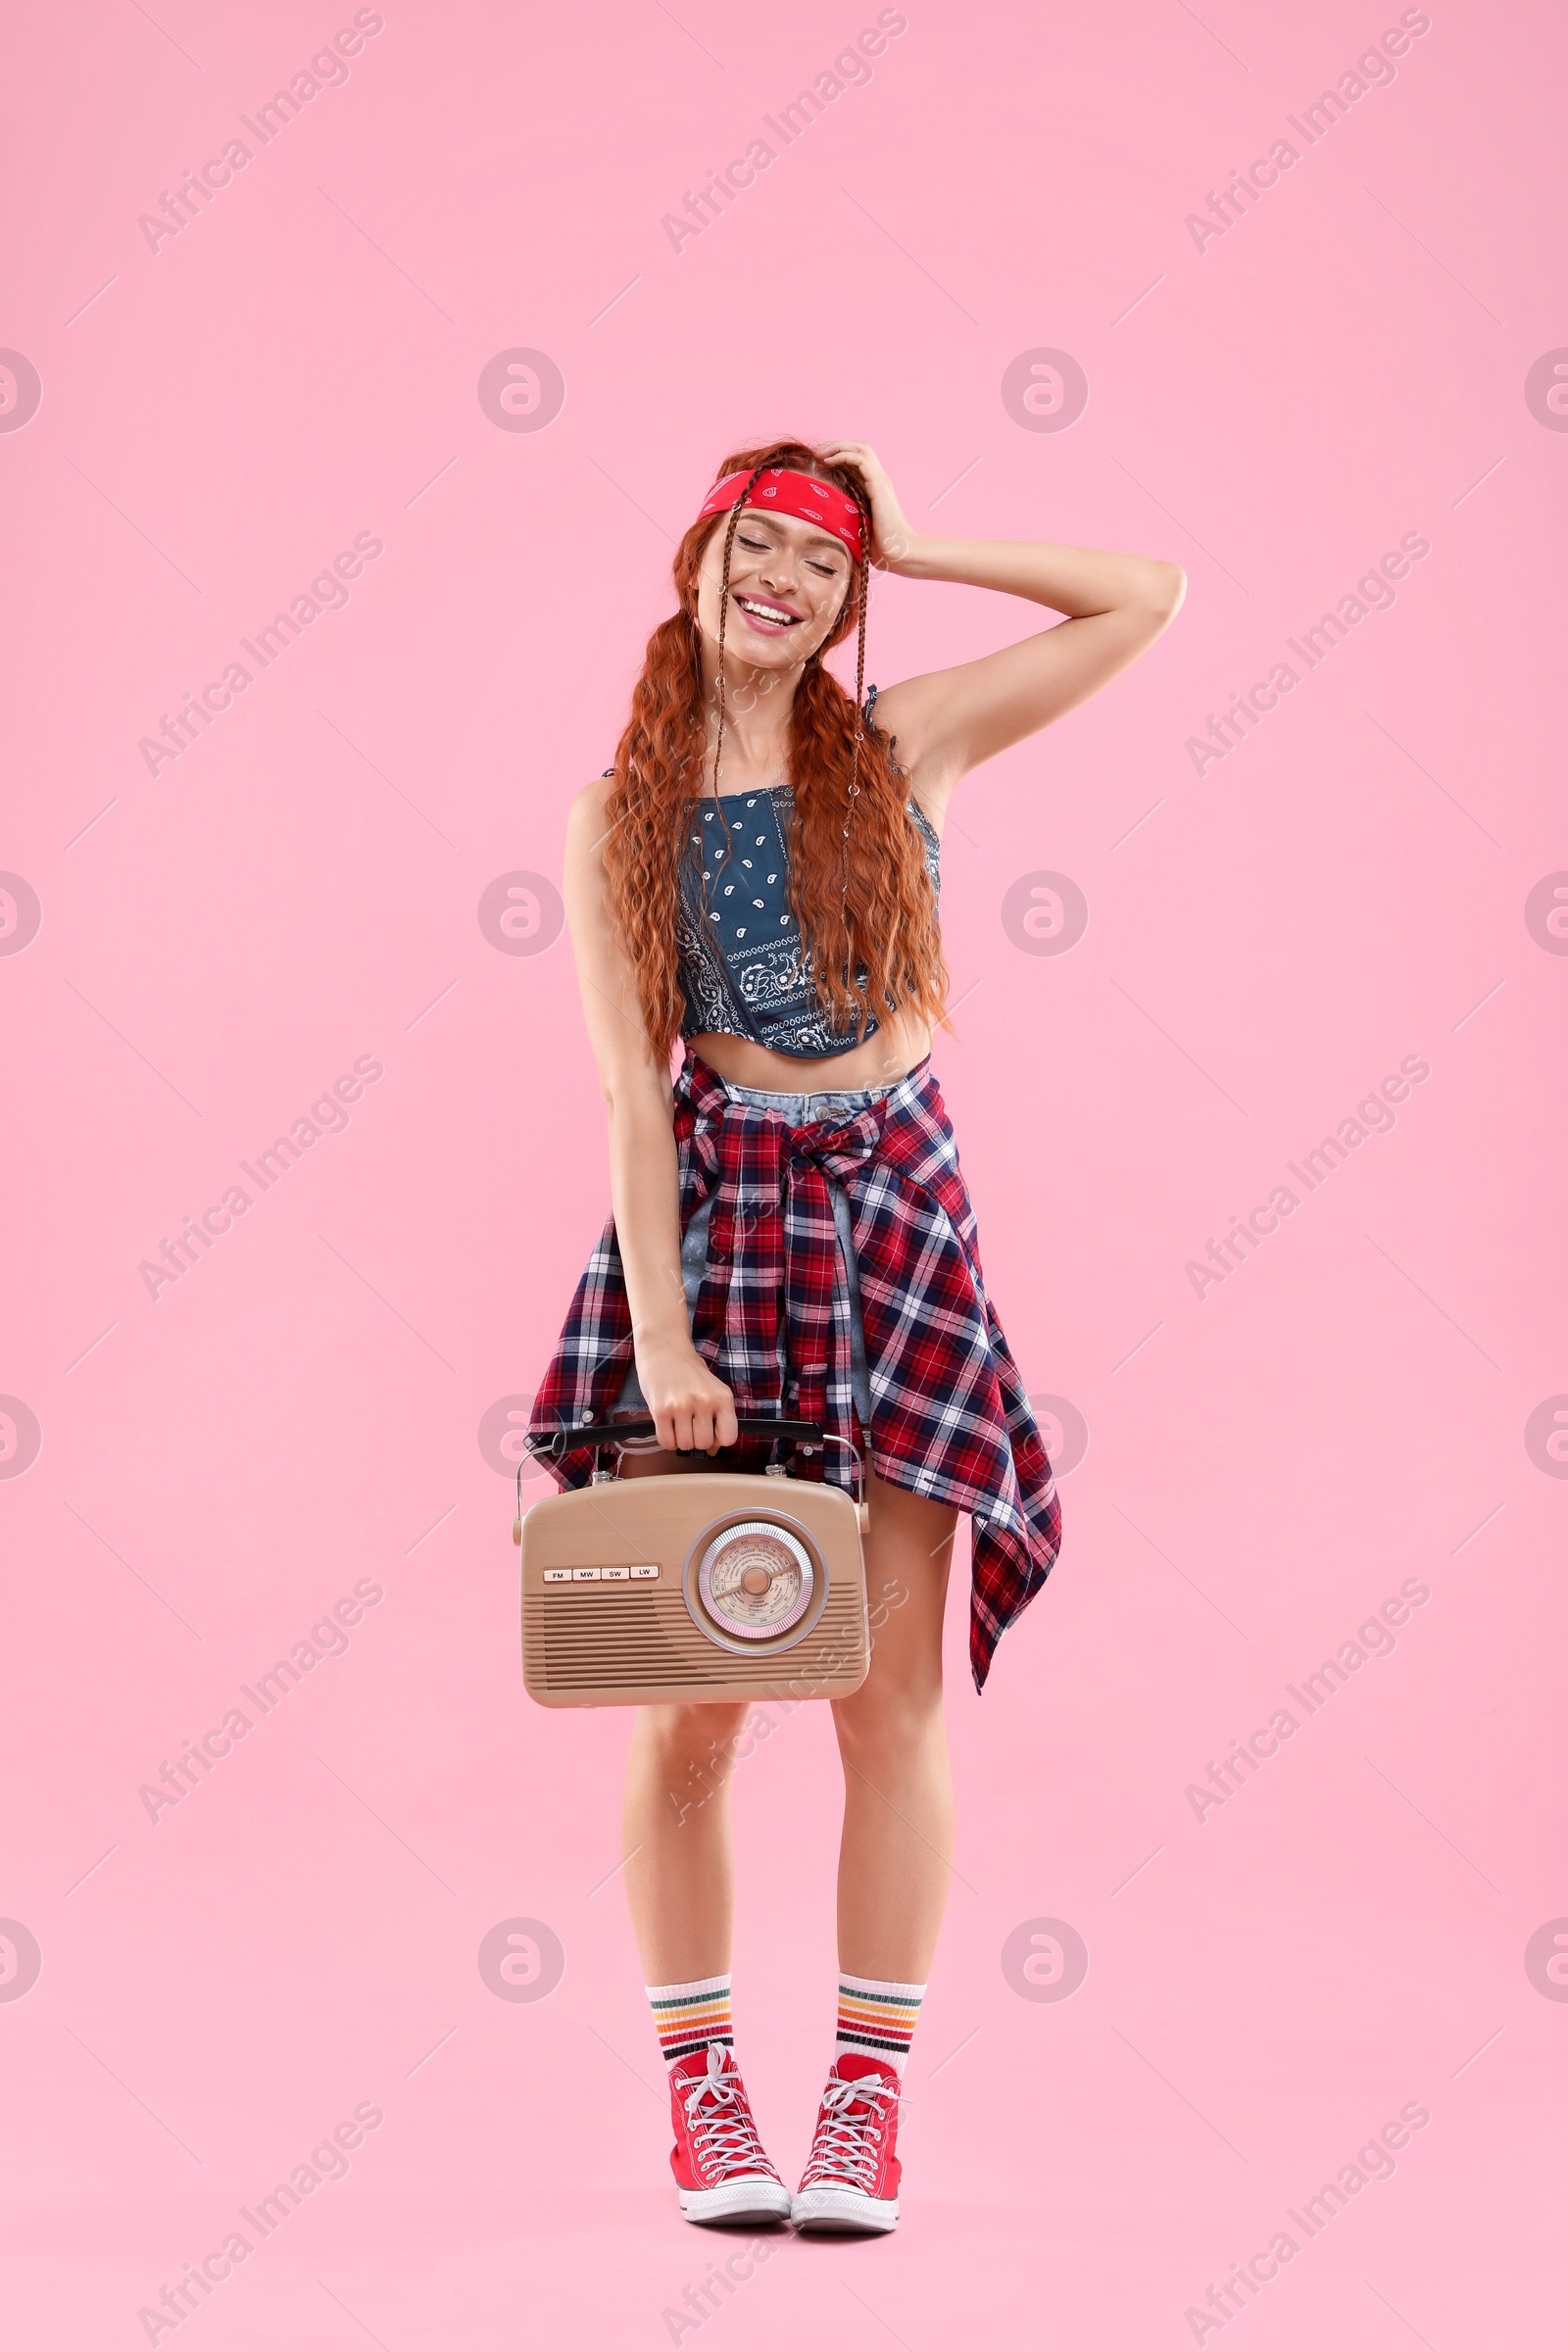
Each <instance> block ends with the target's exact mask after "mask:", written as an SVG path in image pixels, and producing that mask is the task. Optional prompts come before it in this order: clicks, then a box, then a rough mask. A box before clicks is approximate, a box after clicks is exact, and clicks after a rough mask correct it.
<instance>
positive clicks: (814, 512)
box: [698, 466, 862, 564]
mask: <svg viewBox="0 0 1568 2352" xmlns="http://www.w3.org/2000/svg"><path fill="white" fill-rule="evenodd" d="M751 478H752V477H751V474H750V472H746V473H731V474H726V476H725V477H724V479H723V481H721V482H715V483H714V485H713V487H712V489H711V490H710V492H709V493H708V496H707V498H706V499H705V500H704V501H703V505H702V508H701V511H700V513H699V515H698V520H699V521H701V519H702V516H703V515H727V514H728V512H729V510H730V508H731V507H733V506H734V505H735V503H736V501H737V500H738V499H739V497H740V495H741V492H742V491H743V490H744V489H745V487H746V485H747V483H748V482H749V481H751ZM746 503H747V505H748V507H755V508H756V509H757V510H758V512H759V513H760V514H763V515H765V514H766V513H767V512H768V510H769V509H771V510H772V512H773V513H774V514H775V515H798V516H799V517H800V519H801V521H802V522H814V523H815V524H816V526H817V528H818V529H819V530H823V531H831V532H832V534H833V536H834V538H835V539H840V540H842V541H843V543H844V545H845V546H846V547H847V548H848V549H849V551H850V553H851V555H852V556H853V557H854V558H855V561H856V562H857V564H858V563H859V562H860V561H861V560H862V535H861V529H860V510H859V508H858V506H857V505H856V503H855V501H854V499H853V498H846V497H845V495H844V492H843V491H842V490H839V489H836V488H835V487H834V485H833V483H831V482H819V481H818V480H817V479H816V477H815V475H814V474H809V473H795V472H792V471H791V470H790V468H789V467H788V466H768V467H767V468H766V470H765V471H764V472H763V473H761V474H760V476H759V478H758V480H757V481H756V482H755V483H754V484H753V488H752V494H751V497H750V498H749V499H748V500H747V502H746Z"/></svg>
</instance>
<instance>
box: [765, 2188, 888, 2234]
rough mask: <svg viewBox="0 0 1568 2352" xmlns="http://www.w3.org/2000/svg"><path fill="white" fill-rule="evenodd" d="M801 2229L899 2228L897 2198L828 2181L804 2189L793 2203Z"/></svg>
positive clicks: (794, 2216) (793, 2217) (793, 2213)
mask: <svg viewBox="0 0 1568 2352" xmlns="http://www.w3.org/2000/svg"><path fill="white" fill-rule="evenodd" d="M790 2220H791V2221H792V2222H793V2223H794V2224H795V2227H796V2229H823V2230H826V2229H882V2230H886V2229H897V2228H898V2226H899V2200H898V2198H897V2197H868V2196H867V2195H866V2193H865V2191H864V2189H863V2188H847V2187H843V2188H841V2187H835V2186H834V2185H833V2184H832V2183H831V2182H829V2181H824V2182H822V2183H821V2184H820V2185H819V2186H818V2187H815V2188H803V2189H801V2190H800V2191H799V2192H798V2193H797V2195H796V2196H795V2198H794V2200H793V2201H792V2203H791V2206H790Z"/></svg>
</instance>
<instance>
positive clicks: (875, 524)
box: [812, 441, 914, 571]
mask: <svg viewBox="0 0 1568 2352" xmlns="http://www.w3.org/2000/svg"><path fill="white" fill-rule="evenodd" d="M812 447H813V448H814V449H815V451H816V454H817V456H818V457H819V458H825V459H826V461H827V463H828V464H829V465H830V466H843V467H844V469H845V471H846V472H848V473H854V474H858V477H859V480H860V485H861V487H862V489H863V490H864V492H865V495H866V497H867V499H868V500H869V501H870V505H871V564H872V566H873V568H874V569H875V570H877V571H897V570H898V568H899V565H900V564H902V563H903V562H904V560H905V558H906V557H907V555H908V553H909V551H910V549H911V548H912V547H913V545H914V533H913V532H912V531H911V530H910V528H909V525H908V523H907V520H906V519H905V514H904V509H903V508H902V507H901V506H900V504H899V494H898V492H897V491H896V490H895V489H894V487H893V484H892V483H891V482H890V481H889V480H888V477H887V475H886V473H885V472H884V471H883V469H882V465H881V462H880V460H879V459H878V457H877V454H876V451H875V450H874V449H869V448H867V446H866V444H865V443H864V442H863V441H817V442H813V444H812Z"/></svg>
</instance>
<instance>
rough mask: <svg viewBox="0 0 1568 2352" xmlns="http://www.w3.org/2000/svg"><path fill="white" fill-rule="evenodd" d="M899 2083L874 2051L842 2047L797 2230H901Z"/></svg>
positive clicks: (802, 2190) (799, 2201) (820, 2117)
mask: <svg viewBox="0 0 1568 2352" xmlns="http://www.w3.org/2000/svg"><path fill="white" fill-rule="evenodd" d="M898 2136H899V2078H898V2076H897V2075H896V2074H895V2073H894V2071H893V2069H892V2067H891V2066H884V2065H883V2063H882V2061H881V2059H880V2058H873V2057H871V2055H870V2054H869V2052H866V2053H863V2054H862V2053H861V2052H860V2051H858V2050H856V2051H850V2050H841V2051H840V2053H839V2056H838V2060H837V2063H836V2064H835V2066H834V2068H833V2072H832V2073H831V2074H830V2075H829V2077H828V2079H827V2088H826V2090H824V2091H823V2093H822V2104H821V2106H820V2108H819V2109H818V2110H817V2117H816V2132H815V2135H814V2137H813V2138H812V2141H811V2160H810V2162H809V2164H808V2166H807V2168H806V2172H805V2174H804V2176H803V2178H802V2180H801V2185H800V2187H799V2188H798V2189H797V2191H796V2193H795V2198H794V2201H793V2203H792V2205H791V2207H790V2219H791V2220H792V2221H793V2222H794V2224H795V2227H796V2229H897V2228H898V2223H899V2176H900V2174H901V2172H902V2171H903V2167H902V2165H901V2164H900V2163H899V2160H898V2158H897V2156H896V2155H895V2154H894V2152H893V2151H894V2148H895V2146H896V2144H897V2141H898Z"/></svg>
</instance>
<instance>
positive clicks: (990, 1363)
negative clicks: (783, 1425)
mask: <svg viewBox="0 0 1568 2352" xmlns="http://www.w3.org/2000/svg"><path fill="white" fill-rule="evenodd" d="M674 1122H675V1138H676V1142H677V1145H678V1147H679V1164H680V1217H681V1229H682V1231H684V1230H685V1228H686V1226H687V1225H688V1224H689V1222H690V1221H691V1218H692V1216H693V1214H694V1213H695V1212H696V1210H697V1209H698V1208H699V1207H700V1206H701V1204H702V1202H703V1201H706V1200H707V1199H708V1198H709V1196H710V1195H712V1196H713V1207H712V1222H711V1228H710V1240H709V1260H708V1271H707V1274H706V1276H705V1278H704V1281H703V1286H702V1290H701V1292H700V1294H699V1297H698V1300H697V1304H696V1307H695V1309H694V1312H693V1315H692V1338H693V1341H694V1343H695V1345H696V1348H697V1349H698V1352H699V1353H700V1354H701V1355H702V1357H703V1359H704V1361H705V1362H706V1363H707V1364H708V1365H709V1366H710V1368H711V1370H712V1371H713V1372H714V1373H715V1374H716V1376H717V1377H718V1378H719V1379H720V1380H722V1381H723V1382H724V1383H725V1384H726V1386H727V1387H729V1388H730V1389H731V1390H732V1391H733V1393H734V1397H735V1403H736V1408H737V1410H738V1411H741V1412H755V1413H782V1414H783V1415H784V1416H785V1417H786V1418H791V1419H799V1420H804V1421H817V1422H820V1423H821V1424H822V1425H823V1427H824V1428H825V1429H827V1430H830V1431H832V1432H834V1433H835V1434H836V1435H837V1436H839V1437H841V1438H845V1439H849V1440H852V1441H853V1442H854V1443H856V1444H863V1443H864V1436H863V1433H862V1431H861V1429H860V1423H859V1416H858V1413H857V1411H856V1408H855V1399H854V1395H853V1390H852V1384H851V1373H850V1361H851V1358H850V1334H851V1315H852V1305H851V1300H850V1296H849V1288H848V1283H847V1280H846V1277H845V1274H844V1269H843V1266H842V1263H841V1260H840V1258H839V1253H838V1250H837V1247H836V1245H835V1240H834V1233H833V1210H832V1202H831V1198H830V1195H829V1192H828V1186H827V1183H826V1178H827V1177H828V1176H833V1177H836V1178H837V1179H838V1181H839V1182H840V1183H841V1184H842V1185H843V1186H844V1187H845V1189H846V1191H847V1193H848V1195H849V1200H850V1208H851V1219H852V1233H853V1237H854V1242H855V1252H856V1258H857V1261H858V1277H859V1291H860V1311H861V1321H862V1324H863V1327H864V1332H865V1351H866V1361H867V1365H868V1368H869V1371H870V1381H871V1428H870V1433H869V1435H870V1446H869V1450H870V1456H871V1464H872V1468H873V1469H874V1470H875V1472H876V1475H877V1476H878V1477H879V1478H881V1479H884V1480H886V1481H887V1483H888V1484H889V1485H891V1486H897V1487H904V1488H906V1489H907V1490H908V1491H909V1492H910V1493H912V1494H916V1495H932V1496H933V1497H934V1498H935V1499H936V1500H937V1501H939V1502H947V1503H952V1504H954V1505H956V1508H957V1509H959V1510H962V1511H967V1512H968V1513H969V1514H970V1516H971V1519H972V1522H973V1526H972V1537H973V1542H972V1552H973V1589H972V1593H971V1596H970V1610H969V1660H970V1665H971V1668H972V1670H973V1673H974V1680H975V1688H976V1690H983V1689H984V1688H985V1681H986V1675H987V1673H988V1672H989V1670H990V1665H991V1659H992V1656H993V1653H994V1652H995V1649H996V1646H997V1643H998V1642H1000V1640H1001V1639H1002V1636H1003V1634H1004V1633H1005V1631H1006V1629H1007V1627H1008V1626H1009V1625H1010V1624H1011V1623H1012V1622H1013V1620H1014V1618H1015V1617H1017V1616H1018V1614H1019V1612H1020V1611H1021V1610H1022V1609H1024V1608H1025V1607H1026V1606H1027V1604H1028V1603H1029V1602H1030V1601H1031V1600H1032V1599H1033V1598H1034V1595H1035V1594H1036V1593H1038V1592H1039V1590H1040V1588H1041V1586H1042V1585H1043V1584H1044V1583H1045V1581H1046V1578H1047V1576H1048V1575H1049V1574H1050V1572H1051V1569H1052V1567H1053V1566H1054V1562H1055V1558H1056V1553H1057V1550H1058V1549H1059V1547H1060V1542H1061V1512H1060V1505H1059V1502H1058V1500H1057V1495H1056V1484H1055V1480H1054V1477H1053V1475H1052V1469H1051V1464H1050V1462H1049V1461H1048V1460H1047V1458H1046V1449H1045V1446H1044V1444H1043V1442H1042V1440H1041V1436H1040V1431H1039V1428H1038V1427H1037V1425H1036V1422H1035V1417H1034V1414H1033V1412H1032V1411H1031V1409H1030V1405H1029V1400H1028V1397H1026V1396H1025V1394H1024V1387H1023V1382H1022V1380H1021V1379H1020V1378H1019V1375H1018V1370H1017V1367H1016V1365H1015V1364H1014V1363H1013V1360H1012V1355H1011V1352H1010V1350H1009V1349H1008V1347H1007V1343H1006V1340H1005V1336H1004V1334H1003V1330H1002V1326H1001V1324H1000V1322H999V1321H998V1320H997V1315H996V1310H995V1308H994V1307H993V1306H992V1304H991V1301H990V1299H988V1298H987V1296H986V1290H985V1284H984V1281H983V1279H982V1276H981V1271H980V1256H979V1249H978V1240H977V1233H976V1227H975V1218H974V1211H973V1209H972V1208H971V1207H970V1204H969V1196H968V1192H967V1190H966V1188H965V1186H964V1182H963V1177H962V1175H961V1173H960V1171H959V1168H958V1151H957V1145H956V1142H955V1140H954V1134H953V1130H952V1128H951V1126H950V1125H949V1124H948V1115H947V1111H946V1109H945V1108H944V1105H943V1102H942V1096H941V1093H940V1091H939V1089H938V1086H937V1082H936V1079H935V1077H934V1076H933V1075H932V1073H931V1066H930V1063H929V1061H924V1062H922V1063H921V1064H920V1065H919V1067H918V1068H917V1069H915V1070H911V1071H910V1072H909V1074H908V1076H907V1077H906V1078H903V1079H901V1080H900V1082H899V1084H898V1085H897V1086H895V1087H893V1088H892V1089H890V1091H889V1092H888V1093H887V1094H886V1095H883V1096H881V1097H879V1098H878V1099H877V1100H876V1101H875V1102H873V1103H870V1104H869V1105H868V1106H867V1107H865V1108H864V1109H861V1110H859V1111H858V1112H857V1113H856V1114H855V1115H854V1116H853V1117H849V1118H841V1119H838V1120H823V1121H820V1122H818V1123H816V1124H814V1125H812V1126H809V1127H791V1126H789V1125H788V1124H787V1123H786V1121H785V1120H784V1119H783V1118H782V1117H780V1116H779V1114H778V1113H777V1112H775V1111H771V1110H765V1109H763V1108H761V1107H760V1105H758V1104H754V1103H739V1102H736V1101H734V1100H733V1099H732V1098H731V1096H730V1095H729V1094H728V1092H727V1091H726V1089H725V1087H724V1083H723V1081H722V1079H720V1078H719V1077H718V1075H717V1074H716V1072H715V1071H713V1070H711V1069H710V1068H709V1066H708V1064H707V1063H706V1062H705V1061H703V1060H702V1059H701V1058H700V1057H699V1056H698V1055H695V1054H689V1055H688V1057H687V1059H686V1062H685V1064H684V1066H683V1067H682V1069H681V1071H680V1074H679V1076H678V1077H677V1079H676V1082H675V1104H674ZM632 1353H633V1350H632V1336H631V1312H630V1308H629V1306H628V1303H627V1299H626V1285H625V1277H624V1274H623V1272H622V1269H621V1263H620V1251H619V1249H618V1247H617V1244H616V1241H615V1228H614V1220H613V1218H612V1219H611V1220H610V1222H609V1223H607V1225H606V1227H605V1230H604V1233H603V1235H602V1237H601V1239H600V1241H599V1243H598V1246H597V1247H596V1249H595V1250H594V1252H593V1255H592V1257H591V1258H590V1259H589V1261H588V1265H587V1268H586V1271H585V1272H584V1274H583V1277H582V1280H581V1281H580V1282H579V1284H578V1285H577V1290H576V1295H575V1297H574V1298H573V1299H572V1302H571V1308H570V1311H569V1313H568V1314H567V1317H566V1321H565V1324H564V1328H563V1331H562V1334H561V1338H560V1340H559V1342H558V1343H557V1346H556V1350H555V1353H554V1355H553V1356H552V1358H551V1361H550V1366H549V1369H548V1371H547V1372H546V1373H545V1376H544V1379H543V1381H542V1382H541V1383H540V1386H539V1390H538V1393H537V1396H536V1397H535V1399H534V1406H533V1412H532V1415H531V1418H530V1420H529V1425H528V1434H529V1436H530V1438H534V1437H543V1436H549V1435H550V1434H551V1433H552V1432H553V1431H555V1430H558V1429H561V1428H564V1427H565V1428H570V1427H575V1426H577V1425H580V1424H586V1423H589V1422H593V1421H601V1420H603V1419H604V1418H605V1417H606V1416H607V1415H608V1413H609V1411H610V1409H611V1407H612V1406H613V1403H614V1400H615V1398H616V1397H617V1396H618V1394H619V1392H620V1386H621V1382H622V1380H623V1379H624V1377H625V1374H626V1370H627V1367H628V1366H629V1364H630V1363H631V1361H632ZM770 1449H771V1441H769V1440H767V1439H762V1438H742V1439H741V1441H740V1443H739V1445H738V1446H736V1447H735V1449H734V1451H733V1453H732V1454H731V1455H730V1456H728V1457H727V1458H729V1459H731V1460H733V1461H735V1462H736V1464H737V1465H738V1466H739V1467H741V1468H752V1467H757V1468H760V1466H761V1464H762V1462H763V1461H765V1460H766V1458H767V1456H768V1454H769V1451H770ZM715 1458H717V1457H715ZM593 1466H594V1459H593V1452H592V1449H591V1448H589V1447H586V1446H583V1447H579V1448H577V1449H576V1450H575V1451H574V1452H568V1453H566V1454H564V1455H563V1456H562V1458H561V1459H560V1460H559V1461H551V1462H548V1463H547V1464H546V1467H547V1468H548V1469H549V1471H550V1474H551V1476H552V1477H553V1478H554V1479H555V1480H556V1482H557V1484H558V1485H559V1486H562V1487H580V1486H585V1485H586V1484H587V1483H588V1480H589V1477H590V1475H591V1473H592V1470H593ZM796 1473H797V1475H798V1476H803V1477H809V1478H816V1479H820V1478H823V1477H826V1478H828V1479H829V1480H831V1481H832V1482H833V1484H834V1485H836V1486H842V1487H845V1488H849V1489H851V1490H852V1491H853V1487H854V1480H855V1471H854V1463H853V1461H852V1459H851V1456H850V1455H849V1453H848V1451H847V1450H846V1449H845V1447H843V1446H827V1447H825V1448H824V1451H823V1453H822V1454H821V1455H813V1456H812V1457H810V1458H809V1459H806V1458H803V1457H798V1458H797V1463H796Z"/></svg>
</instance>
